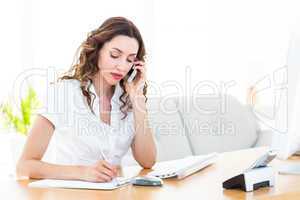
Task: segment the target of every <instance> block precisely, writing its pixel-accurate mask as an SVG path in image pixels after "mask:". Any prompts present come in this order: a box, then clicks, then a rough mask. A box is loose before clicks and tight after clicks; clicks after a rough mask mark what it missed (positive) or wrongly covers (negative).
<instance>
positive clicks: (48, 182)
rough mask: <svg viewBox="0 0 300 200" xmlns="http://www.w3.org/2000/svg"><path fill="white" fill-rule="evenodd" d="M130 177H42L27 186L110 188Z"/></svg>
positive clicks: (127, 180)
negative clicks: (91, 179)
mask: <svg viewBox="0 0 300 200" xmlns="http://www.w3.org/2000/svg"><path fill="white" fill-rule="evenodd" d="M130 179H131V178H130V177H117V178H116V179H114V180H112V181H111V182H106V183H94V182H87V181H73V180H54V179H44V180H40V181H34V182H31V183H30V184H29V187H38V188H49V187H50V188H52V187H53V188H74V189H95V190H97V189H98V190H112V189H116V188H118V187H120V186H122V185H125V184H127V183H129V182H130Z"/></svg>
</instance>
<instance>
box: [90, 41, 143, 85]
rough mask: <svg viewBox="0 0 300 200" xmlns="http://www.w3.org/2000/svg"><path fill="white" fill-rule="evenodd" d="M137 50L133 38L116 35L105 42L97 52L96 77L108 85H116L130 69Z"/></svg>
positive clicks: (136, 42) (137, 45) (136, 43)
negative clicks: (97, 69)
mask: <svg viewBox="0 0 300 200" xmlns="http://www.w3.org/2000/svg"><path fill="white" fill-rule="evenodd" d="M138 49H139V44H138V41H137V40H136V39H135V38H131V37H128V36H123V35H118V36H115V37H114V38H113V39H112V40H110V41H109V42H106V43H105V44H104V45H103V47H102V49H101V50H100V51H99V59H98V67H99V72H98V73H97V74H96V76H101V78H100V79H102V80H103V81H105V82H106V83H108V84H109V85H116V84H117V83H118V82H119V81H120V80H121V79H123V78H124V77H125V76H126V74H127V73H128V72H129V70H130V69H131V67H132V65H133V62H134V60H135V58H136V55H137V52H138Z"/></svg>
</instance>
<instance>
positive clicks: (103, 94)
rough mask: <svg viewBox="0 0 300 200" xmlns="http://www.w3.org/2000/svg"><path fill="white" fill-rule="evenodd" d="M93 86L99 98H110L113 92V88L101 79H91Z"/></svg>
mask: <svg viewBox="0 0 300 200" xmlns="http://www.w3.org/2000/svg"><path fill="white" fill-rule="evenodd" d="M93 85H94V88H95V92H96V94H97V95H98V97H99V98H105V99H107V98H108V99H111V98H112V96H113V94H114V91H115V86H111V85H109V84H108V83H107V82H106V81H105V80H104V79H103V78H102V77H100V76H99V77H95V78H94V79H93Z"/></svg>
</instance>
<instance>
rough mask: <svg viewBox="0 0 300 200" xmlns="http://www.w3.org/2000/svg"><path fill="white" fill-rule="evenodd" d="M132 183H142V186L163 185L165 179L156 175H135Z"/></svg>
mask: <svg viewBox="0 0 300 200" xmlns="http://www.w3.org/2000/svg"><path fill="white" fill-rule="evenodd" d="M131 183H132V184H133V185H140V186H162V185H163V181H162V180H161V179H160V178H158V177H155V176H149V175H147V176H138V177H135V178H134V179H133V180H132V181H131Z"/></svg>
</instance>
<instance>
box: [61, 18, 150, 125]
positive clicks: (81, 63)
mask: <svg viewBox="0 0 300 200" xmlns="http://www.w3.org/2000/svg"><path fill="white" fill-rule="evenodd" d="M118 35H124V36H128V37H131V38H135V39H136V40H137V41H138V44H139V49H138V52H137V55H136V58H137V59H138V60H141V61H145V59H144V57H145V54H146V50H145V45H144V42H143V39H142V36H141V34H140V32H139V30H138V29H137V27H136V26H135V25H134V24H133V23H132V22H131V21H130V20H128V19H126V18H124V17H112V18H109V19H107V20H106V21H104V22H103V24H102V25H101V26H100V27H99V28H97V29H96V30H93V31H91V32H90V33H89V34H88V36H87V39H86V40H85V41H84V42H83V43H82V44H81V45H80V47H79V48H78V50H77V55H79V56H78V57H79V58H78V59H75V64H72V67H71V69H70V70H69V71H68V72H67V73H66V74H65V75H63V76H62V77H61V78H60V79H59V80H66V79H76V80H78V81H80V88H81V91H82V94H83V95H84V96H85V97H86V101H87V103H88V106H89V108H90V110H91V111H92V113H93V114H95V113H94V111H93V109H92V106H93V102H94V100H95V97H96V96H95V94H94V93H92V92H91V91H90V87H91V85H92V77H93V76H94V75H95V74H96V73H97V72H98V71H99V67H98V65H97V63H98V57H99V51H100V50H101V48H102V47H103V45H104V44H105V43H106V42H109V41H110V40H112V39H113V38H114V37H115V36H118ZM127 78H128V75H127V76H125V77H124V78H123V79H121V80H120V86H121V88H122V89H123V93H122V94H121V96H120V97H119V100H120V101H121V102H122V105H121V106H120V111H121V112H122V113H123V115H124V116H123V118H122V119H124V118H126V117H127V112H128V111H130V110H132V103H131V102H130V99H129V95H128V94H127V93H126V90H125V82H126V80H127ZM146 93H147V83H145V85H144V88H143V95H144V96H145V97H146ZM146 101H147V97H146Z"/></svg>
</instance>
